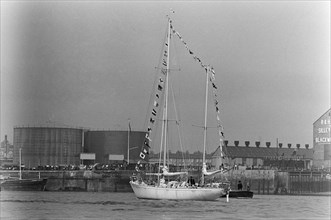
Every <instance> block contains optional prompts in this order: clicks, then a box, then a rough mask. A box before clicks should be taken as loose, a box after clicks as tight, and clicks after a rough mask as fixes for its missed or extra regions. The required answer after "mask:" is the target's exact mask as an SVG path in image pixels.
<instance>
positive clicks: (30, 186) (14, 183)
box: [1, 179, 47, 191]
mask: <svg viewBox="0 0 331 220" xmlns="http://www.w3.org/2000/svg"><path fill="white" fill-rule="evenodd" d="M46 183H47V179H7V180H5V181H4V182H2V183H1V191H44V190H45V186H46Z"/></svg>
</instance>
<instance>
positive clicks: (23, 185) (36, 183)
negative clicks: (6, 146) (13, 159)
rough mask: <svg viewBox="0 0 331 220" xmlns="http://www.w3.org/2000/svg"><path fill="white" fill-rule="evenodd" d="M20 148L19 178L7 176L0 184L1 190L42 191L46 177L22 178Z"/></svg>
mask: <svg viewBox="0 0 331 220" xmlns="http://www.w3.org/2000/svg"><path fill="white" fill-rule="evenodd" d="M21 164H22V161H21V149H20V171H19V178H7V179H5V180H3V181H2V182H1V184H0V189H1V191H44V190H45V188H46V187H45V186H46V183H47V179H41V178H35V179H22V167H21Z"/></svg>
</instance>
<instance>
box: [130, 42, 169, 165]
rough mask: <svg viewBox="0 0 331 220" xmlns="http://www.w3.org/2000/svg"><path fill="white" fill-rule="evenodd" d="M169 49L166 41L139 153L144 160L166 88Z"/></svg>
mask: <svg viewBox="0 0 331 220" xmlns="http://www.w3.org/2000/svg"><path fill="white" fill-rule="evenodd" d="M168 50H169V46H168V43H167V42H165V43H164V50H163V54H162V65H161V71H160V73H161V74H159V79H158V81H157V84H156V90H155V91H156V93H155V96H154V100H153V106H152V109H151V116H150V118H149V120H148V127H147V131H146V135H145V138H144V144H143V146H142V148H141V152H140V154H139V157H140V158H141V159H142V160H145V157H146V155H148V154H149V149H150V143H151V142H152V139H151V134H152V131H153V128H154V123H155V120H156V117H157V114H158V112H159V110H160V104H159V102H160V99H161V97H162V95H163V89H164V83H165V76H166V74H167V57H168ZM139 165H140V161H138V163H137V166H136V169H137V170H139Z"/></svg>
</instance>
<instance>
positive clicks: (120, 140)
mask: <svg viewBox="0 0 331 220" xmlns="http://www.w3.org/2000/svg"><path fill="white" fill-rule="evenodd" d="M145 134H146V132H142V131H87V132H86V133H85V138H84V145H85V152H86V153H95V162H96V163H103V164H109V163H115V162H119V163H123V161H126V162H128V156H129V163H137V161H138V160H139V153H140V150H141V146H142V144H143V141H144V137H145ZM128 148H129V152H128Z"/></svg>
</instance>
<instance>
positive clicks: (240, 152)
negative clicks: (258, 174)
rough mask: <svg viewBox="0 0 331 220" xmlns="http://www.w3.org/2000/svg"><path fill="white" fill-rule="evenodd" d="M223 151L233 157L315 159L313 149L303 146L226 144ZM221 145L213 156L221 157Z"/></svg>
mask: <svg viewBox="0 0 331 220" xmlns="http://www.w3.org/2000/svg"><path fill="white" fill-rule="evenodd" d="M223 148H224V149H223V152H226V156H228V157H231V158H266V157H283V158H298V157H300V158H305V159H313V153H314V151H313V149H303V148H274V147H270V148H268V147H246V146H245V147H242V146H224V147H223ZM220 155H221V150H220V147H218V148H217V149H216V151H215V152H214V153H213V154H212V157H220Z"/></svg>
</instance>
